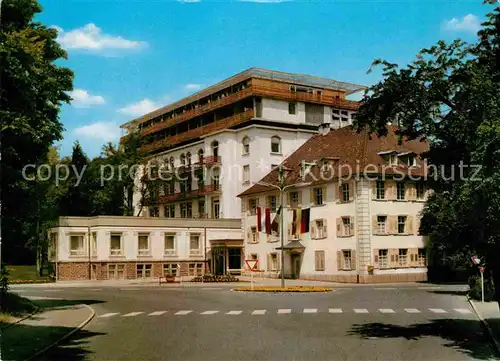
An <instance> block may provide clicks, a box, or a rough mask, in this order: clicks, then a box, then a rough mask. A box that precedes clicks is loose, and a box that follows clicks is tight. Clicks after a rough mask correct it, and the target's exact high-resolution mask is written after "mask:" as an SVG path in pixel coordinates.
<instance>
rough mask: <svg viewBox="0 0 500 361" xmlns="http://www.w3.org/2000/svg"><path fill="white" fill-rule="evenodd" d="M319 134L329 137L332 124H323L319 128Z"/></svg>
mask: <svg viewBox="0 0 500 361" xmlns="http://www.w3.org/2000/svg"><path fill="white" fill-rule="evenodd" d="M318 131H319V134H321V135H327V134H328V133H330V123H322V124H320V125H319V127H318Z"/></svg>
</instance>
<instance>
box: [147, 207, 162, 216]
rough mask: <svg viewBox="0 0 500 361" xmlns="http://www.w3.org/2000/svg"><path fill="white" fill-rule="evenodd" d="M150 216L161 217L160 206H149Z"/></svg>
mask: <svg viewBox="0 0 500 361" xmlns="http://www.w3.org/2000/svg"><path fill="white" fill-rule="evenodd" d="M149 216H150V217H159V216H160V208H158V207H150V208H149Z"/></svg>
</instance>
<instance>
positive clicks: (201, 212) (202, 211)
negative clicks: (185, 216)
mask: <svg viewBox="0 0 500 361" xmlns="http://www.w3.org/2000/svg"><path fill="white" fill-rule="evenodd" d="M198 215H199V216H200V218H205V201H198Z"/></svg>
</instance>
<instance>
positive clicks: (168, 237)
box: [164, 233, 175, 256]
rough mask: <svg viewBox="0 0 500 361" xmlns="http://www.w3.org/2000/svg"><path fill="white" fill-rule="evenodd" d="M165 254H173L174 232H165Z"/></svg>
mask: <svg viewBox="0 0 500 361" xmlns="http://www.w3.org/2000/svg"><path fill="white" fill-rule="evenodd" d="M164 241H165V255H169V256H171V255H174V254H175V233H166V234H165V240H164Z"/></svg>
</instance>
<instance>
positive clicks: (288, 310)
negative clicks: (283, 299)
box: [278, 308, 292, 315]
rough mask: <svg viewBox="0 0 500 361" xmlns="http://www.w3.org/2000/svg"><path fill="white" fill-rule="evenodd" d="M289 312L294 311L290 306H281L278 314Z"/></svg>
mask: <svg viewBox="0 0 500 361" xmlns="http://www.w3.org/2000/svg"><path fill="white" fill-rule="evenodd" d="M289 313H292V309H290V308H280V309H279V310H278V315H286V314H289Z"/></svg>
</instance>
